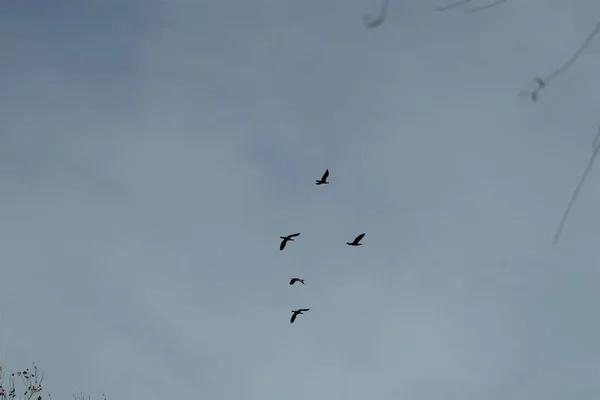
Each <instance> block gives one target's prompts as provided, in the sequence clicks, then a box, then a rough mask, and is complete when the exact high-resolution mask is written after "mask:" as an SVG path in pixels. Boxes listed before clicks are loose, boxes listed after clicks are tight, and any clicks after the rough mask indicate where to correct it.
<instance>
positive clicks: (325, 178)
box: [316, 169, 329, 185]
mask: <svg viewBox="0 0 600 400" xmlns="http://www.w3.org/2000/svg"><path fill="white" fill-rule="evenodd" d="M328 176H329V169H326V170H325V173H324V174H323V176H322V177H321V179H320V180H317V181H316V182H317V185H328V184H329V182H327V177H328Z"/></svg>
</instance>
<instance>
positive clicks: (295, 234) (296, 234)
mask: <svg viewBox="0 0 600 400" xmlns="http://www.w3.org/2000/svg"><path fill="white" fill-rule="evenodd" d="M296 236H300V234H299V233H294V234H293V235H290V236H288V237H291V238H293V237H296Z"/></svg>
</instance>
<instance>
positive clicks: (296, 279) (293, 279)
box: [290, 278, 306, 285]
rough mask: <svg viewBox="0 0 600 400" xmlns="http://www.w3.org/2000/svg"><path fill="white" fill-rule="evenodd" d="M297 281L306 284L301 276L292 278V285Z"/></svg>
mask: <svg viewBox="0 0 600 400" xmlns="http://www.w3.org/2000/svg"><path fill="white" fill-rule="evenodd" d="M296 282H300V283H301V284H303V285H306V283H304V279H300V278H292V279H291V280H290V285H293V284H294V283H296Z"/></svg>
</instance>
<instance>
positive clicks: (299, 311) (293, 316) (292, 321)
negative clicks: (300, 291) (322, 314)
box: [290, 308, 310, 324]
mask: <svg viewBox="0 0 600 400" xmlns="http://www.w3.org/2000/svg"><path fill="white" fill-rule="evenodd" d="M308 310H310V308H301V309H299V310H292V312H293V314H292V318H291V319H290V324H293V323H294V321H295V320H296V317H297V316H298V315H300V314H304V311H308Z"/></svg>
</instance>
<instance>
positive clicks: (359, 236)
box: [346, 233, 365, 246]
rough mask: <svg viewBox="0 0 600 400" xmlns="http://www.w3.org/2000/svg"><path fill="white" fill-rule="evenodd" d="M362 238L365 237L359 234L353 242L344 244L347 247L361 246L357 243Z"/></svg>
mask: <svg viewBox="0 0 600 400" xmlns="http://www.w3.org/2000/svg"><path fill="white" fill-rule="evenodd" d="M363 237H365V234H364V233H361V234H360V235H358V236H357V237H356V238H355V239H354V241H353V242H352V243H349V242H346V244H347V245H348V246H362V243H359V242H360V241H361V239H362V238H363Z"/></svg>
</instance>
